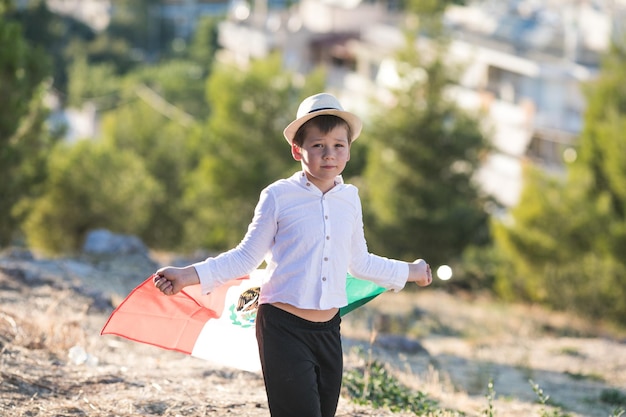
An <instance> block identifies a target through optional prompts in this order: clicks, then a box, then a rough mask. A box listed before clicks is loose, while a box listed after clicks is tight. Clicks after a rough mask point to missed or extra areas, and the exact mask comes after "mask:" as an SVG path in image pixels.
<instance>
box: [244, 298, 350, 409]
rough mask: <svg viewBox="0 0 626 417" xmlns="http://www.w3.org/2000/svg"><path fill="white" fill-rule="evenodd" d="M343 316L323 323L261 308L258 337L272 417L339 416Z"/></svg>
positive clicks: (262, 306) (269, 307) (276, 309)
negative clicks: (341, 326)
mask: <svg viewBox="0 0 626 417" xmlns="http://www.w3.org/2000/svg"><path fill="white" fill-rule="evenodd" d="M340 324H341V318H340V316H339V314H337V315H336V316H335V317H334V318H332V319H331V320H330V321H327V322H323V323H317V322H312V321H308V320H304V319H302V318H300V317H298V316H295V315H293V314H291V313H288V312H286V311H284V310H281V309H280V308H277V307H274V306H272V305H270V304H262V305H260V306H259V310H258V312H257V317H256V336H257V342H258V344H259V353H260V355H261V367H262V369H263V378H264V380H265V390H266V391H267V401H268V404H269V409H270V414H271V415H272V417H333V416H334V415H335V411H337V403H338V401H339V394H340V391H341V378H342V373H343V354H342V349H341V335H340V331H339V330H340Z"/></svg>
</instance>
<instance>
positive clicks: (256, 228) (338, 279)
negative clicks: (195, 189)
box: [193, 171, 409, 310]
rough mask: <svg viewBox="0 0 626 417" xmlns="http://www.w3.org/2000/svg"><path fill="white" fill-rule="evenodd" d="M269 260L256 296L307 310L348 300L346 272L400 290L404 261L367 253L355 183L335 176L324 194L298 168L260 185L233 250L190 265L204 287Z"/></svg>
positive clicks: (404, 275) (406, 269)
mask: <svg viewBox="0 0 626 417" xmlns="http://www.w3.org/2000/svg"><path fill="white" fill-rule="evenodd" d="M263 260H265V261H266V263H267V266H266V269H265V271H266V272H265V273H266V276H265V278H264V283H263V284H262V286H261V295H260V299H259V303H273V302H283V303H288V304H291V305H293V306H296V307H299V308H304V309H318V310H327V309H330V308H335V307H336V308H340V307H343V306H345V305H347V302H348V301H347V294H346V272H350V274H352V275H353V276H355V277H357V278H361V279H366V280H369V281H372V282H374V283H376V284H378V285H380V286H381V287H385V288H387V289H391V290H394V291H399V290H401V289H402V288H403V287H404V285H405V283H406V281H407V278H408V275H409V266H408V263H407V262H402V261H398V260H394V259H387V258H384V257H381V256H377V255H374V254H371V253H369V252H368V249H367V244H366V241H365V236H364V233H363V218H362V210H361V200H360V198H359V194H358V189H357V188H356V187H355V186H353V185H350V184H344V183H343V180H342V178H341V177H337V179H336V185H335V186H334V187H333V188H332V189H331V190H329V191H328V192H327V193H325V194H323V193H322V192H321V191H320V190H319V189H318V188H317V187H316V186H315V185H314V184H312V183H310V182H309V181H308V180H307V178H306V175H305V174H304V172H302V171H300V172H297V173H296V174H294V175H292V176H291V177H290V178H286V179H282V180H279V181H276V182H275V183H273V184H271V185H269V186H268V187H267V188H265V189H264V190H263V191H262V192H261V196H260V198H259V202H258V204H257V206H256V209H255V211H254V218H253V219H252V222H251V223H250V225H249V226H248V231H247V233H246V235H245V237H244V238H243V240H242V241H241V242H240V243H239V245H237V247H235V248H234V249H231V250H229V251H228V252H224V253H222V254H220V255H219V256H216V257H211V258H208V259H206V260H204V261H202V262H198V263H196V264H193V266H194V267H195V269H196V271H197V272H198V276H199V277H200V283H201V286H202V292H203V293H209V292H211V291H212V290H213V289H214V288H215V287H217V286H218V285H220V284H222V283H224V282H226V281H228V280H230V279H233V278H238V277H241V276H245V275H247V274H249V273H251V272H252V271H253V270H255V269H256V268H257V267H258V266H259V265H260V264H261V263H262V261H263Z"/></svg>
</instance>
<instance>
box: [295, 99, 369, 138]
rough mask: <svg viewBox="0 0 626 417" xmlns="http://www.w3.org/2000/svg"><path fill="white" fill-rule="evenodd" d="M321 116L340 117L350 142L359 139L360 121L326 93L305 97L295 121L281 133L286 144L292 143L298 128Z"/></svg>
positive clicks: (361, 124)
mask: <svg viewBox="0 0 626 417" xmlns="http://www.w3.org/2000/svg"><path fill="white" fill-rule="evenodd" d="M323 114H332V115H335V116H338V117H341V118H342V119H343V120H345V121H346V123H348V125H349V126H350V130H351V131H352V141H355V140H356V138H358V137H359V134H360V133H361V128H362V127H363V123H362V122H361V119H359V118H358V117H357V116H356V115H354V114H353V113H350V112H347V111H345V110H344V109H343V107H341V104H340V103H339V100H337V98H335V96H333V95H331V94H328V93H320V94H315V95H314V96H311V97H307V98H305V99H304V100H303V101H302V103H300V106H299V107H298V112H297V113H296V120H294V121H293V122H291V123H289V125H288V126H287V127H286V128H285V130H284V131H283V135H285V139H287V142H289V143H290V144H291V143H292V142H293V137H294V136H295V135H296V132H297V131H298V129H299V128H300V126H302V125H303V124H304V123H306V122H307V121H309V120H311V119H312V118H314V117H316V116H321V115H323Z"/></svg>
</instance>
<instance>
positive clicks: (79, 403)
mask: <svg viewBox="0 0 626 417" xmlns="http://www.w3.org/2000/svg"><path fill="white" fill-rule="evenodd" d="M126 261H128V260H126ZM130 262H131V264H124V260H116V261H115V263H114V264H111V263H107V262H98V263H97V264H95V265H94V264H89V265H85V264H83V263H81V262H76V261H71V262H66V261H56V262H51V261H28V260H19V259H8V258H1V259H0V415H7V416H96V417H100V416H137V415H143V416H192V417H196V416H198V417H199V416H206V415H230V416H259V417H260V416H268V415H269V412H268V410H267V405H266V403H265V394H264V390H263V382H262V379H261V377H260V375H258V374H251V373H247V372H241V371H233V370H228V369H218V368H214V367H211V366H209V365H208V364H207V363H206V362H204V361H201V360H199V359H194V358H191V357H187V356H184V355H181V354H178V353H174V352H167V351H163V350H159V349H157V348H153V347H150V346H145V345H141V344H137V343H132V342H128V341H126V340H123V339H119V338H115V337H112V336H106V337H101V336H99V331H100V329H101V327H102V325H103V324H104V322H105V320H106V318H107V317H108V314H109V313H110V312H111V308H112V307H111V306H110V305H109V306H106V303H103V300H119V299H121V297H122V296H123V295H125V294H126V293H128V291H129V290H130V289H131V288H133V287H134V286H135V285H137V284H138V283H140V282H141V281H142V280H143V279H144V275H148V274H149V273H150V272H151V271H152V270H153V267H154V265H151V264H149V263H146V264H141V262H138V261H137V259H133V260H130ZM137 271H142V272H140V273H138V272H137ZM112 275H114V276H112ZM342 327H343V332H344V336H345V343H344V347H345V353H346V369H347V370H351V369H356V368H358V367H363V366H366V365H367V360H368V357H370V355H371V357H374V358H376V359H377V360H380V361H382V362H384V363H385V364H387V365H388V368H389V369H390V371H391V372H392V373H393V375H394V376H395V378H397V379H398V381H400V382H401V383H402V384H404V385H405V386H407V387H409V388H410V389H413V390H416V391H422V392H425V393H427V394H428V396H429V397H430V398H433V399H435V400H437V401H438V402H439V404H440V405H441V407H442V409H444V408H447V409H450V410H456V412H453V411H450V412H443V411H442V412H441V413H440V414H438V415H439V416H440V417H446V416H448V417H451V416H455V415H461V413H464V415H467V416H483V415H487V412H486V411H485V410H486V408H487V407H488V402H487V399H486V395H487V389H488V384H489V381H490V380H493V381H494V387H495V391H496V399H495V400H494V402H493V407H494V408H495V409H496V410H497V414H496V415H499V416H507V417H509V416H511V417H515V416H520V417H522V416H524V417H529V416H541V415H542V414H541V413H542V410H543V408H542V406H541V405H540V404H538V403H537V396H536V394H535V393H534V392H533V390H532V387H531V386H530V384H529V380H531V379H532V380H533V381H535V382H537V383H538V384H539V385H540V386H541V387H542V388H543V389H544V391H545V392H546V393H547V394H548V395H550V396H551V397H552V400H553V401H554V402H553V405H556V406H557V409H556V410H564V411H567V412H568V413H569V415H570V416H590V417H595V416H610V415H611V413H612V412H613V409H615V408H616V407H617V406H618V405H616V404H607V403H605V402H602V401H601V398H602V393H606V392H607V391H608V392H614V393H616V395H614V396H613V397H610V398H616V399H617V401H619V400H620V399H622V398H623V397H620V395H619V394H620V393H622V392H623V393H624V395H626V345H625V344H624V343H623V342H620V341H619V337H620V335H616V333H614V332H612V331H610V330H607V329H604V328H603V327H602V326H600V325H598V324H597V323H591V324H590V323H586V322H585V321H583V320H580V319H574V318H572V317H569V316H566V315H559V314H549V313H548V312H546V311H543V310H542V309H539V308H537V307H528V306H507V305H500V304H497V303H494V302H492V301H490V300H489V299H476V298H463V297H459V296H455V297H453V296H451V295H449V294H446V293H445V292H443V291H436V290H432V289H426V290H421V291H419V292H403V293H399V294H384V295H382V296H380V297H379V298H377V299H376V300H374V301H373V302H371V303H370V304H368V306H366V307H364V308H361V309H359V310H357V311H355V312H354V313H351V314H350V315H349V316H347V317H346V318H345V319H344V323H343V325H342ZM394 333H395V334H396V336H402V337H395V338H394V337H392V335H393V334H394ZM407 336H408V337H407ZM621 336H623V335H621ZM372 341H373V343H372ZM75 346H79V347H81V348H83V349H84V350H85V352H86V353H87V354H88V355H90V358H91V360H90V361H88V362H86V363H73V362H72V361H71V360H70V358H69V357H68V352H70V350H71V349H72V348H73V347H75ZM610 390H613V391H610ZM604 398H606V395H605V396H604ZM623 406H624V407H626V404H624V405H623ZM337 415H338V416H392V415H395V416H399V417H401V416H408V415H411V414H409V413H404V414H402V413H400V414H392V413H391V412H390V411H388V410H381V409H375V408H373V407H368V406H357V405H354V404H352V403H351V402H350V401H349V399H348V398H346V397H342V399H341V401H340V407H339V410H338V414H337ZM562 415H565V414H562ZM554 416H558V414H554Z"/></svg>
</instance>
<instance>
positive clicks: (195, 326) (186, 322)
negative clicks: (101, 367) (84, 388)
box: [100, 270, 385, 372]
mask: <svg viewBox="0 0 626 417" xmlns="http://www.w3.org/2000/svg"><path fill="white" fill-rule="evenodd" d="M262 274H263V270H257V271H255V272H253V273H252V274H251V275H249V276H246V277H242V278H239V279H234V280H231V281H229V282H227V283H226V284H224V285H222V286H220V287H218V288H216V289H215V290H214V291H213V292H212V293H211V294H208V295H202V294H201V293H200V285H199V284H198V285H193V286H190V287H187V288H185V289H184V290H183V291H181V292H179V293H178V294H175V295H171V296H166V295H163V294H162V293H161V291H159V290H158V289H157V288H156V287H155V286H154V284H153V281H152V278H153V277H152V276H151V277H149V278H147V279H146V280H145V281H144V282H143V283H141V284H140V285H139V286H137V288H135V289H134V290H133V291H131V293H130V294H129V295H128V296H127V297H126V298H125V299H124V301H122V303H121V304H120V305H119V306H118V307H117V308H116V309H115V310H114V311H113V313H111V316H110V317H109V319H108V320H107V322H106V324H105V325H104V327H103V328H102V331H101V332H100V334H101V335H105V334H111V335H116V336H121V337H124V338H126V339H129V340H132V341H135V342H140V343H146V344H149V345H154V346H158V347H160V348H163V349H168V350H174V351H177V352H182V353H184V354H187V355H191V356H194V357H197V358H202V359H206V360H207V361H209V362H213V363H215V364H217V365H221V366H226V367H232V368H237V369H242V370H246V371H250V372H257V371H260V369H261V364H260V361H259V353H258V348H257V343H256V335H255V329H254V320H255V318H256V306H257V303H256V302H257V299H258V291H259V287H260V285H261V278H262ZM346 290H347V293H348V305H347V306H346V307H343V308H342V309H341V311H340V314H341V315H342V316H343V315H345V314H347V313H349V312H350V311H352V310H354V309H355V308H357V307H360V306H362V305H363V304H365V303H367V302H368V301H370V300H372V299H373V298H374V297H376V296H377V295H379V294H381V293H383V292H384V291H385V288H383V287H379V286H378V285H376V284H374V283H372V282H369V281H364V280H361V279H358V278H355V277H353V276H351V275H350V274H348V276H347V281H346Z"/></svg>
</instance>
